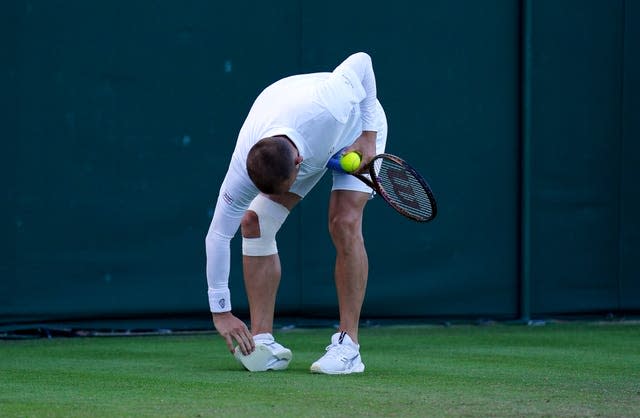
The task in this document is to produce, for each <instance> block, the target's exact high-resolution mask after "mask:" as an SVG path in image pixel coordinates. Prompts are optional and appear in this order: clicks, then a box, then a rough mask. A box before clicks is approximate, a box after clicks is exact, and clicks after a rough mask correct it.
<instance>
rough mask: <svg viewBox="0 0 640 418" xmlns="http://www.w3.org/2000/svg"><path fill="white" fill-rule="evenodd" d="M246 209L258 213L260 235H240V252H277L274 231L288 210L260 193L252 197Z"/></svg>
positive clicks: (282, 221) (257, 254)
mask: <svg viewBox="0 0 640 418" xmlns="http://www.w3.org/2000/svg"><path fill="white" fill-rule="evenodd" d="M247 210H251V211H253V212H255V213H256V215H258V223H259V224H260V237H259V238H245V237H242V254H244V255H249V256H264V255H272V254H277V253H278V246H277V245H276V233H277V232H278V230H279V229H280V227H281V226H282V224H283V223H284V220H285V219H287V216H288V215H289V210H288V209H287V208H285V207H284V206H282V205H281V204H279V203H276V202H274V201H273V200H270V199H269V198H267V197H266V196H264V195H262V194H259V195H258V196H256V198H255V199H253V201H252V202H251V204H250V205H249V208H248V209H247Z"/></svg>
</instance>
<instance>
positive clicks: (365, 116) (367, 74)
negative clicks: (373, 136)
mask: <svg viewBox="0 0 640 418" xmlns="http://www.w3.org/2000/svg"><path fill="white" fill-rule="evenodd" d="M333 73H334V74H341V75H343V76H344V77H345V79H346V80H348V81H349V82H350V83H351V85H352V88H354V89H357V90H360V89H362V90H363V92H364V94H363V95H361V96H362V97H361V101H360V114H361V117H362V130H363V131H375V130H376V129H375V126H376V124H375V117H374V115H375V112H376V102H377V94H378V93H377V88H376V77H375V74H374V72H373V64H372V62H371V57H370V56H369V55H368V54H366V53H364V52H357V53H355V54H353V55H351V56H349V57H348V58H347V59H346V60H344V61H343V62H342V63H341V64H340V65H338V67H336V69H335V70H334V71H333Z"/></svg>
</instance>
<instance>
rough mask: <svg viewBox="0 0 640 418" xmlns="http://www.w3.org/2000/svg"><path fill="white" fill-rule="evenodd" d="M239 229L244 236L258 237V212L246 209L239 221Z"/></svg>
mask: <svg viewBox="0 0 640 418" xmlns="http://www.w3.org/2000/svg"><path fill="white" fill-rule="evenodd" d="M240 230H241V232H242V236H243V237H244V238H258V237H259V236H260V220H259V219H258V214H257V213H255V212H254V211H252V210H248V211H246V212H245V213H244V216H243V217H242V220H241V221H240Z"/></svg>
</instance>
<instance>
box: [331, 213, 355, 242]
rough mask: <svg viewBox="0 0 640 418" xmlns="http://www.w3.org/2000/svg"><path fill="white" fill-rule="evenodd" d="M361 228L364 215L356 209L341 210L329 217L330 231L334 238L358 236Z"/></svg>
mask: <svg viewBox="0 0 640 418" xmlns="http://www.w3.org/2000/svg"><path fill="white" fill-rule="evenodd" d="M361 229H362V215H361V213H358V212H356V211H340V212H337V213H333V214H331V216H330V217H329V232H330V233H331V236H332V237H334V238H341V237H354V236H358V235H359V234H360V233H361Z"/></svg>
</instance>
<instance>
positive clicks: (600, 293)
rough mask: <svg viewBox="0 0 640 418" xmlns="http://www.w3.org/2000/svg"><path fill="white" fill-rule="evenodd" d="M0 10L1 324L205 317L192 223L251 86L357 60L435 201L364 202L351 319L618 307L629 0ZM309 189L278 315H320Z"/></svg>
mask: <svg viewBox="0 0 640 418" xmlns="http://www.w3.org/2000/svg"><path fill="white" fill-rule="evenodd" d="M2 10H3V15H4V16H3V18H2V19H3V22H2V23H3V25H2V28H1V29H0V31H2V39H4V40H5V42H6V48H5V47H3V48H2V52H1V53H2V63H3V65H2V87H3V99H4V100H3V101H2V114H3V115H4V118H3V119H5V121H6V122H5V124H4V125H5V126H4V129H3V131H2V132H3V138H2V149H3V152H2V161H1V162H2V168H1V170H2V171H0V174H1V177H2V180H1V181H2V183H3V188H2V190H3V195H2V201H3V205H2V208H1V209H0V210H1V211H2V212H1V215H2V216H1V221H2V229H1V232H2V236H1V238H0V239H1V243H2V252H1V254H0V257H1V265H0V322H2V323H10V322H20V321H37V320H43V319H78V318H104V317H135V316H141V315H156V314H190V313H198V314H205V315H206V312H207V309H208V306H207V298H206V280H205V276H204V262H205V259H204V236H205V234H206V230H207V227H208V224H209V221H210V217H211V214H212V206H213V204H214V202H215V198H216V195H217V190H218V187H219V183H220V182H221V180H222V177H223V175H224V173H225V171H226V164H227V161H228V159H229V157H230V154H231V151H232V149H233V147H234V142H235V137H236V134H237V132H238V130H239V128H240V126H241V124H242V121H243V119H244V117H245V115H246V113H247V111H248V108H249V106H250V105H251V103H252V101H253V99H254V98H255V96H256V95H257V94H258V93H259V92H260V90H261V89H262V88H264V87H266V86H267V85H268V84H270V83H271V82H273V81H275V80H277V79H279V78H281V77H283V76H286V75H290V74H294V73H299V72H312V71H327V70H331V69H332V68H333V67H334V66H335V65H337V64H338V63H339V62H340V61H341V60H342V59H344V58H345V57H346V56H348V55H349V54H350V53H352V52H355V51H359V50H364V51H367V52H369V53H370V54H371V55H372V57H373V59H374V67H375V70H376V75H377V81H378V92H379V97H380V100H381V101H382V103H383V105H384V106H385V109H386V111H387V116H388V119H389V143H388V151H390V152H392V153H396V154H399V155H402V156H405V157H406V158H407V159H408V160H409V161H410V162H411V163H412V164H414V165H415V166H416V167H417V168H419V169H420V170H421V171H423V172H424V173H425V174H427V177H428V178H429V181H430V182H431V184H432V186H433V188H434V189H435V191H436V194H437V197H438V199H439V203H440V214H439V216H438V218H437V220H435V221H434V222H432V223H429V224H424V225H421V224H415V223H412V222H410V221H406V220H404V219H402V218H401V217H399V216H397V215H395V214H394V213H392V212H391V211H390V210H389V209H388V208H387V207H385V206H384V204H383V203H382V202H381V201H379V200H374V201H373V202H371V204H370V205H369V207H368V209H367V215H366V227H365V236H366V239H367V242H368V250H369V257H370V262H371V263H370V264H371V271H370V280H369V291H368V294H367V300H366V302H365V309H364V315H365V316H369V317H373V316H378V317H403V316H405V317H408V316H419V317H443V316H446V317H456V316H457V317H469V316H473V317H477V316H491V317H496V318H518V317H524V318H527V317H529V316H544V315H550V314H557V313H590V312H603V311H605V312H625V311H637V310H640V284H639V280H638V275H639V271H640V270H639V268H638V265H637V264H636V263H634V260H635V259H637V258H638V257H639V256H640V234H639V221H638V216H637V215H638V213H640V196H639V192H638V186H637V182H638V180H639V178H640V168H639V167H640V161H639V157H638V155H639V153H640V149H639V146H638V138H640V127H639V114H638V109H639V106H640V104H639V103H638V101H639V97H640V92H639V89H640V86H639V84H640V83H639V80H638V75H639V74H640V57H639V51H640V31H639V29H638V24H640V4H639V3H638V2H637V1H633V0H626V1H624V0H606V1H605V0H599V1H597V0H592V1H584V0H573V1H569V0H561V1H556V0H537V1H521V2H517V1H508V0H502V1H498V0H495V1H482V2H478V1H475V0H457V1H450V0H439V1H427V2H424V3H420V4H418V3H411V2H407V3H404V4H402V3H397V2H396V3H393V4H388V3H383V2H360V1H356V2H347V3H344V2H338V1H328V2H327V1H325V2H303V1H293V0H290V1H282V2H278V3H277V5H274V4H269V3H268V2H251V4H245V3H242V2H235V3H233V2H232V3H228V2H227V3H220V2H210V1H204V0H202V1H185V2H173V1H169V0H166V1H151V0H147V1H142V0H138V1H123V0H118V1H112V2H86V1H79V0H77V1H48V0H47V1H45V0H30V1H14V2H8V3H7V4H4V5H3V6H2ZM328 193H329V182H328V179H325V181H323V182H322V183H321V184H320V185H319V186H318V187H317V188H316V190H314V191H313V192H312V193H311V194H310V195H309V196H308V198H307V199H305V201H304V202H303V203H302V204H301V205H300V207H298V208H297V209H296V210H295V211H294V212H293V214H292V215H291V216H290V219H289V221H288V223H287V224H286V225H285V227H284V228H283V229H282V231H281V232H280V235H279V242H280V249H281V256H282V259H283V271H284V273H283V281H282V286H281V291H280V293H279V300H278V310H279V313H281V314H287V315H310V316H327V315H334V314H335V312H336V308H335V306H336V298H335V291H334V288H333V278H332V268H333V263H332V262H333V256H334V254H333V249H332V246H331V243H330V240H329V237H328V233H327V231H326V212H327V198H328ZM239 244H240V243H239V240H238V239H236V240H234V242H233V252H234V255H233V257H234V258H233V264H232V276H231V286H232V292H233V294H234V304H235V306H236V309H237V311H238V313H246V301H245V296H244V290H243V285H242V277H241V268H240V262H239V261H240V254H239V253H240V250H239Z"/></svg>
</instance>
